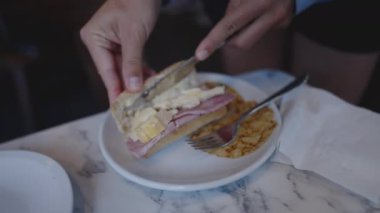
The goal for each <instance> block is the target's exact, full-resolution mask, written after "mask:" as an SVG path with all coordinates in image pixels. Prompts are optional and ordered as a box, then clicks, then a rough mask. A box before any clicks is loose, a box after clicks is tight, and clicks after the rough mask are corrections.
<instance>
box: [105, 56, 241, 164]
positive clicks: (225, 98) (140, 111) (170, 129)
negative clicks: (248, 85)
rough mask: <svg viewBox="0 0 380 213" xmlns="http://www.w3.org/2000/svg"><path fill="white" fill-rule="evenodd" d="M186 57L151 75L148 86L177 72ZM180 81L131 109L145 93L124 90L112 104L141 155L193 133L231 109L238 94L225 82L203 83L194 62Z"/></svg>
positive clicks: (132, 147)
mask: <svg viewBox="0 0 380 213" xmlns="http://www.w3.org/2000/svg"><path fill="white" fill-rule="evenodd" d="M181 63H184V62H183V61H181V62H178V63H175V64H173V65H171V66H169V67H167V68H165V69H164V70H163V71H161V72H160V73H159V74H157V75H155V76H153V77H151V78H149V79H147V80H146V81H145V83H144V89H146V88H149V87H150V86H152V85H153V84H154V83H155V82H157V80H158V79H160V78H162V77H164V76H166V75H168V74H169V73H171V72H173V71H174V70H175V68H177V67H178V66H181ZM187 69H192V70H191V71H190V72H189V73H190V74H188V75H187V76H185V77H184V78H182V79H181V80H180V81H179V82H171V83H170V84H172V85H170V88H168V89H166V90H164V91H159V93H158V94H157V95H155V96H154V97H152V99H151V100H149V101H148V102H143V103H139V104H138V105H137V107H133V108H132V109H131V110H128V109H129V108H128V107H129V106H131V105H133V104H134V102H135V101H136V99H137V98H138V97H139V95H140V94H141V93H133V94H132V93H128V92H126V91H125V92H123V93H122V94H120V95H119V97H118V98H117V99H116V101H115V102H114V103H113V104H112V105H111V112H112V115H113V118H114V120H115V122H116V125H117V127H118V129H119V131H120V132H121V133H122V134H123V136H124V140H125V141H126V144H127V147H128V150H129V151H130V152H131V153H132V154H133V155H134V156H135V157H137V158H148V157H150V156H151V155H153V154H155V153H156V152H158V151H159V150H161V149H163V148H164V147H166V146H167V145H169V144H171V143H173V142H175V141H176V140H177V139H179V138H181V137H183V136H186V135H188V134H191V133H192V132H194V131H196V130H198V129H199V128H201V127H203V126H205V125H207V124H209V123H210V122H212V121H215V120H218V119H220V118H222V117H223V116H224V115H226V113H227V109H226V105H227V104H228V103H230V102H231V101H232V100H233V99H234V95H232V94H230V93H226V91H225V88H224V86H215V87H213V88H209V87H207V86H205V85H204V84H202V83H200V82H199V81H198V79H197V76H196V71H195V67H194V66H189V67H187Z"/></svg>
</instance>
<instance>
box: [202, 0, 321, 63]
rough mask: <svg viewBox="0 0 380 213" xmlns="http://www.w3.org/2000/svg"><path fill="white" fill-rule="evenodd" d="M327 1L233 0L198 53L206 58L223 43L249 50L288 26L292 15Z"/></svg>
mask: <svg viewBox="0 0 380 213" xmlns="http://www.w3.org/2000/svg"><path fill="white" fill-rule="evenodd" d="M323 1H326V0H230V1H229V4H228V6H227V10H226V13H225V15H224V17H223V18H222V19H221V20H220V21H219V22H218V23H217V24H216V26H214V28H213V29H212V30H211V31H210V33H209V34H208V35H207V36H206V37H205V38H204V39H203V40H202V41H201V42H200V44H199V45H198V47H197V49H196V51H195V56H196V57H197V59H198V60H205V59H206V58H208V57H209V56H210V55H211V54H212V53H213V52H214V51H215V50H216V49H218V48H219V47H220V46H222V45H223V44H224V43H228V44H230V45H233V46H235V47H237V48H240V49H250V48H251V47H252V46H253V45H254V44H255V43H256V42H257V41H258V40H259V39H260V38H261V37H263V36H264V35H265V34H266V33H267V32H268V31H270V30H272V29H273V28H279V27H285V26H287V25H288V24H289V23H290V21H291V19H292V17H293V16H294V15H295V14H298V13H300V12H302V11H303V10H305V9H306V8H308V7H309V6H311V5H313V4H315V3H317V2H323Z"/></svg>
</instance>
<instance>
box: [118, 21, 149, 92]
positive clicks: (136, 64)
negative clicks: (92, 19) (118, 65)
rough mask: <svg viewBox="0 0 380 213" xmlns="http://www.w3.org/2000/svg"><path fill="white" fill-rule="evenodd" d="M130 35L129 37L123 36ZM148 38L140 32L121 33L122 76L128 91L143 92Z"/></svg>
mask: <svg viewBox="0 0 380 213" xmlns="http://www.w3.org/2000/svg"><path fill="white" fill-rule="evenodd" d="M123 35H128V36H123ZM146 38H147V36H146V35H144V33H143V32H141V31H140V30H136V29H135V30H133V29H132V28H128V31H127V30H125V31H121V46H122V76H123V81H124V85H125V87H126V89H127V90H129V91H131V92H136V91H139V90H141V88H142V83H143V76H142V72H143V70H142V68H143V60H142V58H143V49H144V45H145V41H146Z"/></svg>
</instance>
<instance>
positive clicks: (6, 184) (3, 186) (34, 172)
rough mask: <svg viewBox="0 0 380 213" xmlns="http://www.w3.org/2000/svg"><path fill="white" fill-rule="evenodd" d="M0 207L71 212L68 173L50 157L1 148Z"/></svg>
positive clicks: (16, 212) (23, 212)
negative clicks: (2, 149)
mask: <svg viewBox="0 0 380 213" xmlns="http://www.w3.org/2000/svg"><path fill="white" fill-rule="evenodd" d="M0 211H1V212H12V213H41V212H54V213H72V211H73V192H72V188H71V183H70V180H69V177H68V176H67V174H66V172H65V171H64V169H63V168H62V167H61V166H60V165H59V164H58V163H57V162H56V161H54V160H53V159H51V158H49V157H47V156H45V155H42V154H38V153H35V152H30V151H0Z"/></svg>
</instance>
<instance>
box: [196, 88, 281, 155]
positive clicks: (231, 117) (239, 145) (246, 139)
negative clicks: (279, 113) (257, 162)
mask: <svg viewBox="0 0 380 213" xmlns="http://www.w3.org/2000/svg"><path fill="white" fill-rule="evenodd" d="M226 90H227V92H230V93H232V94H234V95H235V96H236V98H235V100H234V101H232V102H231V103H230V104H228V105H227V110H228V114H227V115H226V116H224V117H223V118H222V119H220V120H218V121H215V122H213V123H211V124H208V125H206V126H205V127H203V128H202V129H200V130H198V131H197V132H195V133H193V134H192V135H191V136H190V137H191V139H197V138H200V137H202V136H205V135H207V134H209V133H211V132H214V131H215V130H217V129H219V128H221V127H223V126H225V125H228V124H230V123H232V122H235V121H237V119H239V117H240V115H241V114H243V113H244V112H246V111H247V110H248V109H249V108H251V107H252V106H254V105H255V104H256V102H254V101H244V99H243V98H242V97H241V96H240V95H239V94H238V93H237V92H236V91H235V90H234V89H233V88H231V87H227V86H226ZM276 125H277V123H276V121H275V120H274V119H273V111H272V110H271V109H270V108H268V107H265V108H263V109H261V110H259V111H257V112H256V113H254V114H252V115H250V116H248V117H247V118H246V120H244V121H243V122H242V123H241V126H240V128H239V129H238V133H237V134H238V135H237V138H236V140H235V141H234V142H233V143H232V144H230V145H228V146H225V147H220V148H216V149H213V150H209V151H208V152H209V153H210V154H214V155H217V156H219V157H226V158H238V157H242V156H244V155H247V154H249V153H251V152H253V151H255V150H256V149H258V148H259V147H260V146H261V144H263V143H264V142H265V141H266V140H267V138H268V137H269V136H270V135H271V133H272V131H273V129H274V128H275V127H276Z"/></svg>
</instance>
